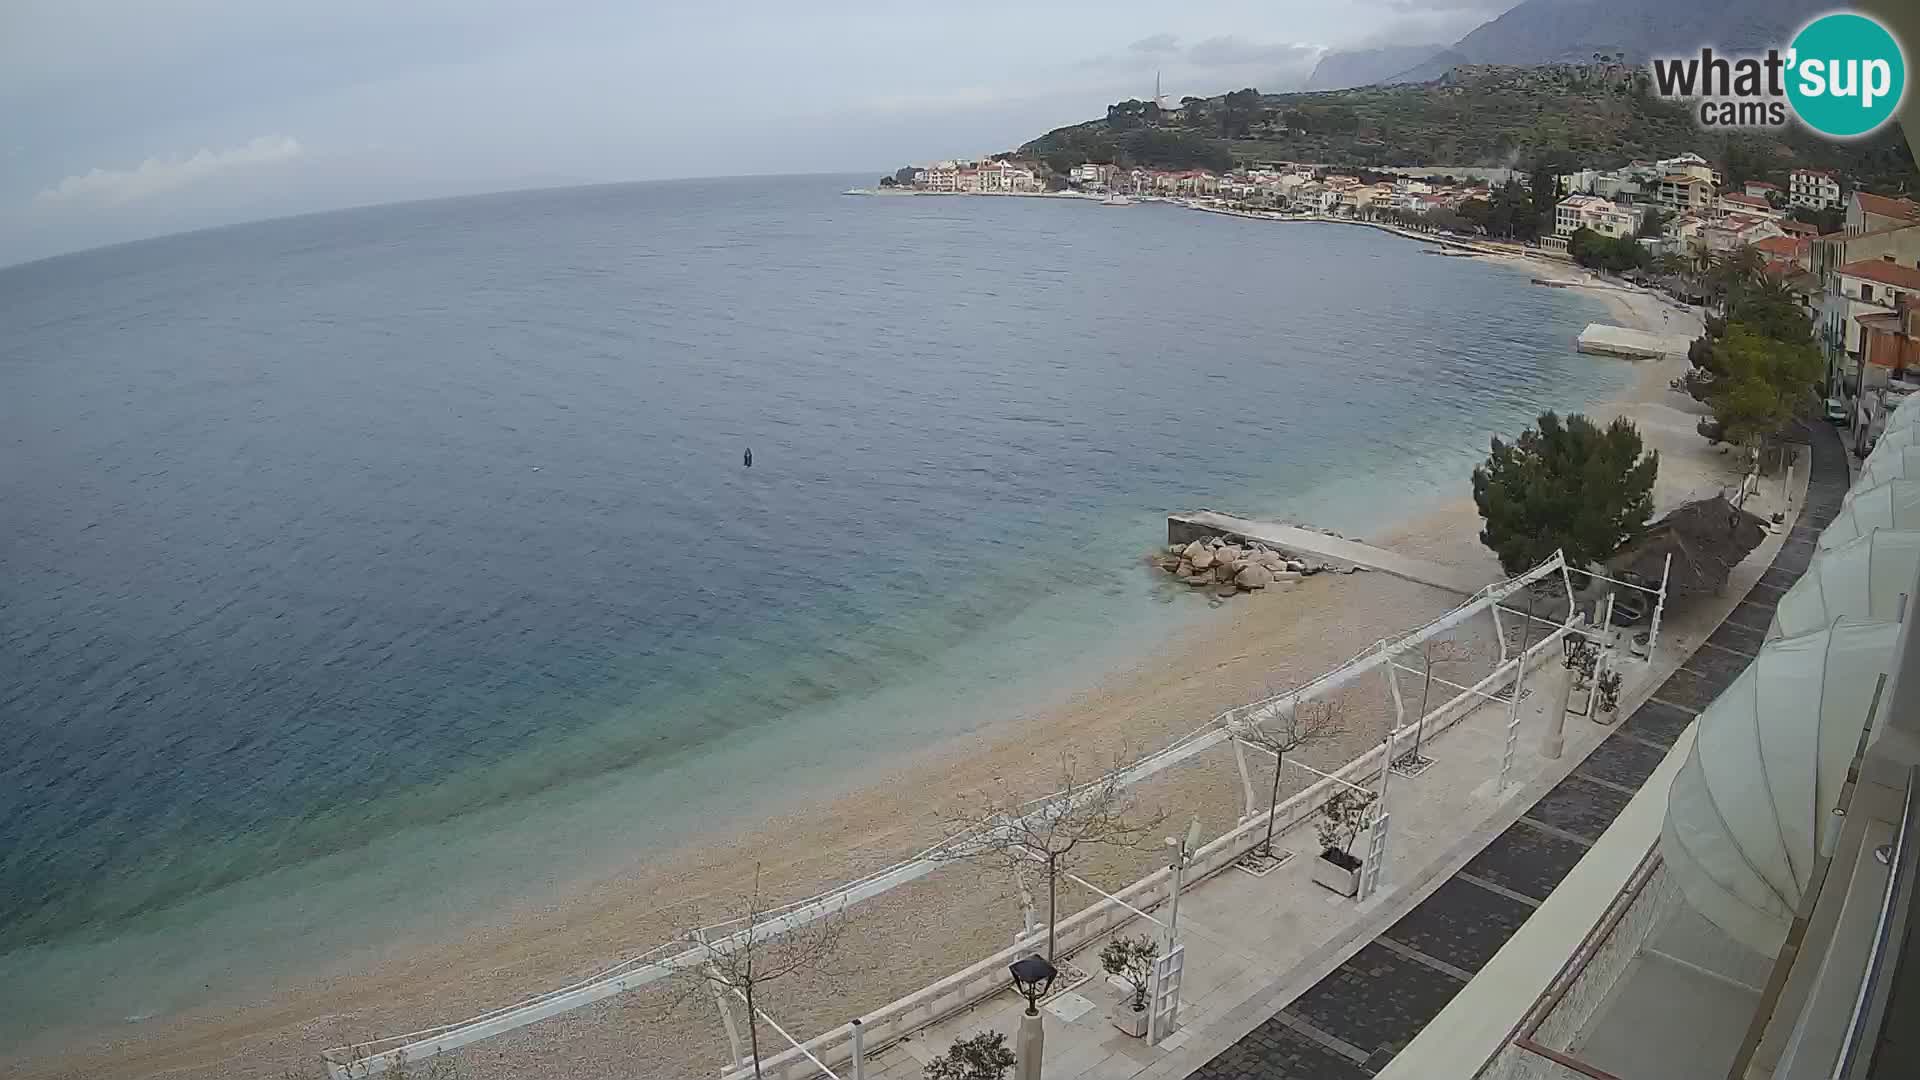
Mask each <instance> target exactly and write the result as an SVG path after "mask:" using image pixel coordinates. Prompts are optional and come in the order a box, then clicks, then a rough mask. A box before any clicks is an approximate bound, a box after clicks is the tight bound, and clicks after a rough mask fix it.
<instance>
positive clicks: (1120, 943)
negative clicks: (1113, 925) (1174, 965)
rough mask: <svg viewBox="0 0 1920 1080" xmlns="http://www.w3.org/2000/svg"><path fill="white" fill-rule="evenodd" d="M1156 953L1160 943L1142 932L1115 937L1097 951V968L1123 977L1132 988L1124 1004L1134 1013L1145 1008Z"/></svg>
mask: <svg viewBox="0 0 1920 1080" xmlns="http://www.w3.org/2000/svg"><path fill="white" fill-rule="evenodd" d="M1159 956H1160V943H1159V942H1157V941H1155V940H1153V938H1152V937H1150V936H1148V935H1146V934H1142V935H1140V936H1139V937H1134V938H1123V937H1116V938H1114V939H1112V940H1111V941H1109V942H1107V944H1106V946H1105V947H1104V948H1102V949H1101V950H1100V968H1101V970H1103V971H1105V972H1106V973H1107V974H1109V975H1112V976H1114V977H1115V978H1118V979H1124V980H1125V981H1126V983H1127V985H1128V986H1130V987H1132V988H1133V1000H1132V1001H1130V1002H1128V1004H1129V1006H1131V1007H1132V1009H1133V1011H1134V1012H1139V1011H1140V1010H1141V1009H1144V1008H1146V1007H1147V989H1148V988H1149V987H1150V986H1152V985H1153V962H1154V961H1155V960H1156V959H1158V958H1159Z"/></svg>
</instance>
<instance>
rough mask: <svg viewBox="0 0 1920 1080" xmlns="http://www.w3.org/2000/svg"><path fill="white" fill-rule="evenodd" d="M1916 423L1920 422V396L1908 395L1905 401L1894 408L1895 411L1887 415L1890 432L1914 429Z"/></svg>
mask: <svg viewBox="0 0 1920 1080" xmlns="http://www.w3.org/2000/svg"><path fill="white" fill-rule="evenodd" d="M1916 422H1920V394H1908V395H1907V398H1906V400H1905V401H1902V402H1901V403H1900V404H1898V405H1896V406H1894V409H1893V411H1892V412H1891V413H1888V414H1887V430H1888V431H1892V430H1894V429H1895V428H1904V427H1912V426H1913V425H1914V424H1915V423H1916Z"/></svg>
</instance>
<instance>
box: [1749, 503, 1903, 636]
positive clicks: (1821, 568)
mask: <svg viewBox="0 0 1920 1080" xmlns="http://www.w3.org/2000/svg"><path fill="white" fill-rule="evenodd" d="M1916 574H1920V532H1916V531H1910V530H1903V529H1874V530H1873V531H1871V532H1868V533H1866V534H1864V535H1861V536H1856V537H1854V538H1853V539H1852V540H1849V541H1847V542H1845V543H1842V544H1836V545H1834V546H1832V547H1825V548H1822V549H1821V550H1820V551H1819V552H1818V553H1817V554H1815V555H1814V557H1813V562H1812V564H1811V565H1809V566H1808V567H1807V572H1806V574H1805V575H1804V576H1802V577H1801V578H1800V580H1799V581H1796V582H1794V584H1793V588H1791V589H1788V590H1787V592H1786V595H1784V596H1782V597H1781V598H1780V603H1779V605H1778V606H1776V607H1775V608H1774V612H1773V624H1772V625H1771V626H1769V627H1768V628H1767V636H1768V637H1793V636H1794V635H1796V634H1804V633H1808V632H1809V631H1813V630H1818V629H1820V628H1822V627H1825V626H1831V625H1832V624H1833V620H1835V619H1837V618H1840V617H1842V616H1847V617H1850V618H1854V619H1871V620H1875V621H1879V622H1893V621H1896V620H1898V619H1899V618H1900V611H1901V606H1902V600H1901V597H1903V596H1905V597H1907V601H1908V602H1911V601H1912V600H1913V599H1915V598H1914V597H1912V596H1911V595H1910V594H1911V593H1912V592H1913V591H1914V589H1913V583H1914V577H1915V575H1916Z"/></svg>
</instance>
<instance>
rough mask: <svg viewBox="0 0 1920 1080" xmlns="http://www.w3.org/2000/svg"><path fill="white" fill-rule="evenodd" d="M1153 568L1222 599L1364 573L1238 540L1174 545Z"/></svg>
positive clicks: (1158, 557)
mask: <svg viewBox="0 0 1920 1080" xmlns="http://www.w3.org/2000/svg"><path fill="white" fill-rule="evenodd" d="M1154 564H1155V565H1156V566H1158V567H1159V568H1160V569H1162V570H1165V571H1166V572H1167V573H1169V574H1172V575H1173V577H1174V580H1176V581H1182V582H1185V583H1186V584H1188V585H1191V586H1193V587H1194V588H1196V589H1200V588H1211V589H1213V590H1214V591H1215V592H1217V593H1218V594H1220V595H1223V596H1224V595H1229V594H1232V593H1238V592H1251V591H1253V590H1255V589H1264V588H1266V587H1267V586H1269V585H1275V584H1279V583H1281V582H1286V581H1298V580H1299V579H1301V578H1303V577H1311V576H1312V575H1314V574H1321V573H1328V572H1338V573H1346V574H1351V573H1355V572H1357V571H1359V570H1362V569H1364V567H1357V566H1349V567H1346V568H1344V569H1336V568H1335V567H1333V566H1328V565H1325V564H1317V563H1308V562H1304V561H1302V560H1300V559H1297V558H1292V557H1289V556H1288V555H1287V554H1286V553H1285V552H1282V551H1278V550H1276V549H1274V548H1272V547H1270V546H1268V545H1266V544H1263V543H1261V542H1259V541H1258V540H1248V539H1246V538H1245V537H1238V536H1209V537H1205V538H1203V539H1199V540H1195V541H1193V542H1192V543H1188V544H1171V545H1168V547H1167V550H1166V553H1165V554H1161V555H1156V556H1154Z"/></svg>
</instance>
